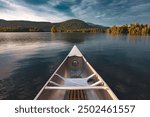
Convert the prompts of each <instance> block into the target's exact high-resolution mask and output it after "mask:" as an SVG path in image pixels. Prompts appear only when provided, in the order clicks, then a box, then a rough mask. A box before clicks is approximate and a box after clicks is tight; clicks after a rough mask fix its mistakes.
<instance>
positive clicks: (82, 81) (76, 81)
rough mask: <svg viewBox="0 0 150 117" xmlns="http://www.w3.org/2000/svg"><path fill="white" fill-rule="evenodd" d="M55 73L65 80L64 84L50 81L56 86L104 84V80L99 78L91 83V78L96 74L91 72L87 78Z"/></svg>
mask: <svg viewBox="0 0 150 117" xmlns="http://www.w3.org/2000/svg"><path fill="white" fill-rule="evenodd" d="M55 75H56V76H58V77H59V78H60V79H61V80H63V81H64V83H63V84H58V83H56V82H53V81H49V82H50V83H52V84H54V85H55V86H98V85H99V84H102V81H100V80H98V81H96V82H94V83H92V84H90V85H89V83H88V80H89V79H90V78H92V77H94V76H95V75H96V74H91V75H90V76H88V77H86V78H64V77H62V76H61V75H59V74H57V73H56V74H55Z"/></svg>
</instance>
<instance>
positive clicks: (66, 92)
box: [35, 46, 118, 100]
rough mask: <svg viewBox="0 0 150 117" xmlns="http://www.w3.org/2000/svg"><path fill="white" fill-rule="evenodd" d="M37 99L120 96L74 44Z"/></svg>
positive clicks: (111, 98) (90, 98)
mask: <svg viewBox="0 0 150 117" xmlns="http://www.w3.org/2000/svg"><path fill="white" fill-rule="evenodd" d="M35 99H37V100H117V99H118V98H117V97H116V95H115V94H114V93H113V91H112V90H111V89H110V87H109V86H108V85H107V84H106V82H105V81H104V80H103V79H102V77H101V76H100V75H99V74H98V73H97V72H96V71H95V70H94V69H93V67H92V66H91V65H90V64H89V63H88V62H87V60H86V59H85V58H84V56H83V55H82V54H81V52H80V51H79V50H78V48H77V47H76V46H74V47H73V48H72V50H71V52H70V53H69V54H68V56H67V57H66V58H65V60H64V61H63V62H62V63H61V65H60V66H59V67H58V68H57V70H56V71H55V72H54V74H53V75H52V76H51V77H50V79H49V80H48V81H47V83H46V84H45V85H44V87H43V88H42V89H41V91H40V92H39V93H38V94H37V96H36V97H35Z"/></svg>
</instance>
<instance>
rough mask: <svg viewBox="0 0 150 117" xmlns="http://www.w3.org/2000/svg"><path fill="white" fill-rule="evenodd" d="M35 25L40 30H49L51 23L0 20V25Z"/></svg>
mask: <svg viewBox="0 0 150 117" xmlns="http://www.w3.org/2000/svg"><path fill="white" fill-rule="evenodd" d="M13 26H19V27H24V28H26V27H36V28H38V29H40V30H42V31H49V30H50V27H52V23H50V22H32V21H6V20H0V27H13Z"/></svg>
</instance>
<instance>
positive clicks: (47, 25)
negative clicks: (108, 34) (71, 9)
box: [0, 19, 107, 32]
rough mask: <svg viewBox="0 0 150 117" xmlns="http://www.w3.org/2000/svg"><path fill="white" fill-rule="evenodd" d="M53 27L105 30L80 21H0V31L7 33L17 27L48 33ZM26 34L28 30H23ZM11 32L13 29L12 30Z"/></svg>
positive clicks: (60, 28) (59, 28)
mask: <svg viewBox="0 0 150 117" xmlns="http://www.w3.org/2000/svg"><path fill="white" fill-rule="evenodd" d="M53 26H55V28H56V29H57V30H78V29H89V28H100V29H105V28H107V27H104V26H100V25H95V24H92V23H86V22H84V21H82V20H78V19H71V20H67V21H64V22H59V23H51V22H33V21H6V20H2V19H0V31H3V30H4V29H6V30H5V31H7V29H10V28H14V27H17V28H18V27H19V29H20V28H21V29H25V28H29V29H30V28H36V29H38V31H44V32H49V31H50V29H51V28H52V27H53ZM25 31H27V32H28V30H25ZM12 32H13V29H12Z"/></svg>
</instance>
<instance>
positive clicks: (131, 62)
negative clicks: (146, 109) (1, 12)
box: [0, 33, 150, 99]
mask: <svg viewBox="0 0 150 117" xmlns="http://www.w3.org/2000/svg"><path fill="white" fill-rule="evenodd" d="M74 44H76V45H77V46H78V47H79V48H80V50H81V51H82V53H83V54H84V55H85V57H86V58H87V60H88V61H89V62H90V63H91V65H92V66H93V67H94V68H95V69H96V71H97V72H98V73H99V74H100V75H101V76H102V77H103V79H104V80H105V81H106V82H107V83H108V85H109V86H110V87H111V88H112V90H113V91H114V92H115V94H116V95H117V96H118V97H119V99H150V94H149V92H150V86H149V84H150V79H149V78H150V74H149V69H150V37H149V36H145V37H140V36H135V37H133V36H132V37H129V36H126V35H118V36H111V35H106V34H100V33H53V34H51V33H0V99H33V98H34V96H35V95H36V94H37V92H38V91H39V90H40V89H41V87H42V86H43V85H44V84H45V82H46V81H47V80H48V78H49V77H50V76H51V75H52V73H53V72H54V71H55V69H56V68H57V67H58V65H59V64H60V63H61V62H62V61H63V59H64V58H65V57H66V55H67V54H68V52H69V51H70V49H71V48H72V46H73V45H74Z"/></svg>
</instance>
